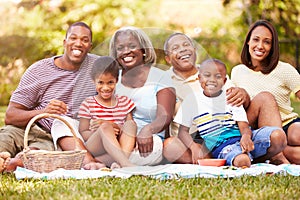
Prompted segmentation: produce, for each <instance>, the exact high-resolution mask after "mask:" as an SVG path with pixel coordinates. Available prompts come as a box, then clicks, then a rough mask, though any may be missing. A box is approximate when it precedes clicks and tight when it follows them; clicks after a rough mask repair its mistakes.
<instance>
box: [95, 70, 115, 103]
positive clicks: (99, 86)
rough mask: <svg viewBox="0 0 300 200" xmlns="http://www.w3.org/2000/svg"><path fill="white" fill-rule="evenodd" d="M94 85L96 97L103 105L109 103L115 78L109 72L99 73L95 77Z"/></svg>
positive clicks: (113, 91) (112, 95) (112, 94)
mask: <svg viewBox="0 0 300 200" xmlns="http://www.w3.org/2000/svg"><path fill="white" fill-rule="evenodd" d="M94 81H95V86H96V91H97V93H98V95H97V99H98V100H99V101H100V102H101V103H102V104H104V105H109V106H110V105H111V104H112V103H113V102H112V101H113V100H112V98H113V97H114V93H115V87H116V84H117V78H116V77H114V76H113V75H112V74H111V73H104V74H100V75H99V76H98V77H96V79H95V80H94Z"/></svg>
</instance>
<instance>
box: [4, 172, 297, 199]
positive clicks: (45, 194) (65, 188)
mask: <svg viewBox="0 0 300 200" xmlns="http://www.w3.org/2000/svg"><path fill="white" fill-rule="evenodd" d="M0 178H1V180H0V198H1V199H18V200H20V199H59V200H60V199H299V198H300V191H299V184H300V177H292V176H281V175H273V176H256V177H250V176H243V177H240V178H233V179H223V178H216V179H204V178H192V179H178V180H175V179H173V180H167V181H160V180H155V179H152V178H147V177H142V176H133V177H131V178H129V179H120V178H99V179H85V180H74V179H67V180H50V181H49V180H48V181H46V180H32V179H31V180H21V181H17V180H16V179H15V178H14V176H13V175H12V174H8V175H2V177H0Z"/></svg>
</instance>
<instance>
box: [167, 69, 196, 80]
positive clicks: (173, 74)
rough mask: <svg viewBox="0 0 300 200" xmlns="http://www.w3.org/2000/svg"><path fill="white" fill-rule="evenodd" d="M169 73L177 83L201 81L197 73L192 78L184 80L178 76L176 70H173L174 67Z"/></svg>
mask: <svg viewBox="0 0 300 200" xmlns="http://www.w3.org/2000/svg"><path fill="white" fill-rule="evenodd" d="M168 72H169V73H170V75H171V78H172V79H175V80H177V81H182V82H183V83H187V82H194V81H196V80H199V77H198V72H196V73H195V74H193V75H192V76H190V77H188V78H187V79H184V78H182V77H181V76H178V75H177V74H176V73H175V72H174V70H173V66H171V67H170V69H169V70H168Z"/></svg>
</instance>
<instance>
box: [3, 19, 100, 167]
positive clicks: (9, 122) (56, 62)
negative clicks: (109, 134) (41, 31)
mask: <svg viewBox="0 0 300 200" xmlns="http://www.w3.org/2000/svg"><path fill="white" fill-rule="evenodd" d="M63 46H64V54H63V55H60V56H54V57H51V58H46V59H43V60H40V61H38V62H36V63H34V64H32V65H31V66H30V67H29V68H28V69H27V70H26V72H25V73H24V75H23V76H22V78H21V80H20V83H19V85H18V87H17V89H16V90H15V91H14V93H13V94H12V97H11V99H10V103H9V105H8V108H7V110H6V116H5V124H6V126H4V127H3V128H2V129H1V130H0V152H9V153H10V154H11V156H12V157H15V156H16V155H17V154H18V153H19V152H21V151H22V150H23V148H24V146H23V143H24V129H25V127H26V125H27V123H28V122H29V120H30V119H31V118H33V117H34V116H36V115H38V114H41V113H51V114H60V115H66V116H69V117H71V118H76V117H77V113H78V110H79V106H80V103H81V102H82V101H83V100H84V99H85V98H86V97H87V96H90V95H93V94H95V86H94V84H93V81H92V79H91V78H90V77H89V72H90V71H91V68H92V65H93V63H94V61H95V60H96V59H97V58H98V57H99V56H96V55H93V54H89V51H90V49H91V47H92V30H91V29H90V27H89V26H88V25H86V24H85V23H83V22H76V23H74V24H72V25H71V26H70V27H69V28H68V30H67V33H66V37H65V39H64V41H63ZM52 122H53V119H49V118H45V119H41V120H39V121H38V122H36V123H35V125H34V126H33V127H32V128H31V129H30V133H29V139H28V143H29V148H31V149H43V150H54V146H53V141H52V137H51V134H50V129H51V126H52ZM72 142H73V141H72ZM72 142H71V143H70V141H68V140H62V141H61V144H65V146H64V148H63V149H66V148H67V147H68V146H72ZM1 155H2V154H0V156H1ZM5 159H9V158H7V157H5ZM91 162H92V163H94V166H93V168H100V167H103V164H101V163H96V162H95V160H94V158H93V157H92V156H91V155H90V154H87V156H86V158H85V159H84V164H88V163H91ZM3 163H5V166H0V169H1V171H4V170H6V171H13V170H15V168H16V166H22V162H20V159H17V158H15V159H11V162H7V161H6V162H3ZM0 164H1V163H0ZM5 168H6V169H5ZM1 171H0V172H1Z"/></svg>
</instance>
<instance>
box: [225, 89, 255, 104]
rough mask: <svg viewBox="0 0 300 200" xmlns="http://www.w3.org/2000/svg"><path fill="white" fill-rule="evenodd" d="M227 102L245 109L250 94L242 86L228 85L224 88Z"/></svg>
mask: <svg viewBox="0 0 300 200" xmlns="http://www.w3.org/2000/svg"><path fill="white" fill-rule="evenodd" d="M226 96H227V104H229V105H232V106H237V107H238V106H241V105H243V107H244V108H245V109H247V108H248V106H249V105H250V96H249V94H248V93H247V91H246V90H245V89H244V88H240V87H230V88H228V89H227V90H226Z"/></svg>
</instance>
